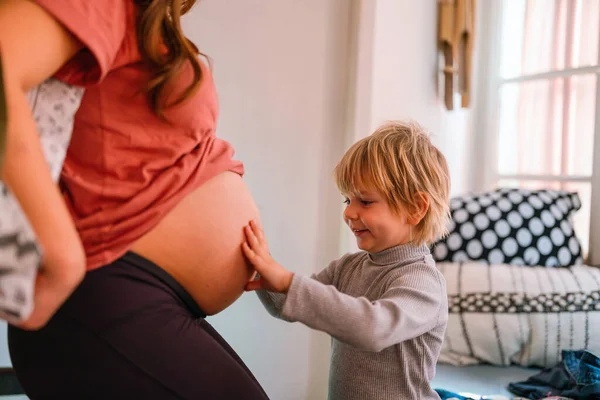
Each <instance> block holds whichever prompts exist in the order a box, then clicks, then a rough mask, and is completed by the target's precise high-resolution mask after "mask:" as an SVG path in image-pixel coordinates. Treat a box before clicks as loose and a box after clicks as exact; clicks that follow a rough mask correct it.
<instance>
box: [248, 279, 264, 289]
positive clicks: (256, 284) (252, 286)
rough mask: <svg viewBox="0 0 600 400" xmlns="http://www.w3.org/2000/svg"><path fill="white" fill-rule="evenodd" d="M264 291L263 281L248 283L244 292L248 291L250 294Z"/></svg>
mask: <svg viewBox="0 0 600 400" xmlns="http://www.w3.org/2000/svg"><path fill="white" fill-rule="evenodd" d="M262 289H264V287H263V280H262V279H258V280H256V281H251V282H248V283H246V286H245V287H244V290H246V291H247V292H250V291H252V290H262Z"/></svg>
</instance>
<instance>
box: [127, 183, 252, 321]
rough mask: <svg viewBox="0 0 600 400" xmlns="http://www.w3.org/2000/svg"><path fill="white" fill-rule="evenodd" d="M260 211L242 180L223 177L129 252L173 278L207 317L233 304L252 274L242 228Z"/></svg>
mask: <svg viewBox="0 0 600 400" xmlns="http://www.w3.org/2000/svg"><path fill="white" fill-rule="evenodd" d="M258 218H259V214H258V209H257V207H256V204H255V203H254V200H253V199H252V195H251V194H250V191H249V190H248V188H247V187H246V185H245V183H244V182H243V180H242V178H241V177H240V176H239V175H237V174H235V173H232V172H224V173H222V174H220V175H218V176H216V177H214V178H212V179H211V180H209V181H208V182H206V183H205V184H203V185H202V186H200V187H199V188H197V189H195V191H193V192H192V193H190V194H189V195H188V196H186V197H185V198H184V199H183V200H182V201H181V202H180V203H179V204H178V205H177V206H176V207H175V208H174V209H173V210H172V211H171V212H169V213H168V214H167V215H166V216H165V217H164V218H163V219H162V220H161V222H160V223H159V224H158V225H157V226H156V227H155V228H154V229H152V230H151V231H150V232H148V233H147V234H146V235H145V236H143V237H142V238H141V239H139V240H138V241H137V242H136V243H134V246H133V248H132V250H133V251H134V252H136V253H138V254H139V255H141V256H143V257H145V258H147V259H149V260H151V261H152V262H154V263H155V264H157V265H159V266H160V267H162V268H163V269H164V270H165V271H167V272H168V273H169V274H170V275H171V276H173V277H174V278H175V279H176V280H177V281H178V282H179V283H180V284H181V285H182V286H183V287H184V288H185V289H186V290H187V291H188V292H189V293H190V295H191V296H192V297H193V298H194V300H196V302H197V303H198V305H199V306H200V308H201V309H202V310H203V311H204V312H205V313H207V314H208V315H212V314H216V313H218V312H219V311H222V310H223V309H225V308H226V307H228V306H229V305H230V304H231V303H233V302H234V301H235V300H236V299H237V298H238V297H239V296H240V295H241V294H242V293H243V292H244V285H245V284H246V282H247V281H248V280H249V279H250V278H251V276H252V274H253V270H252V268H251V267H250V266H249V265H248V263H247V262H246V260H245V258H244V257H243V254H242V249H241V244H242V242H243V239H244V233H243V227H244V226H245V225H246V224H248V222H249V221H250V220H252V219H258Z"/></svg>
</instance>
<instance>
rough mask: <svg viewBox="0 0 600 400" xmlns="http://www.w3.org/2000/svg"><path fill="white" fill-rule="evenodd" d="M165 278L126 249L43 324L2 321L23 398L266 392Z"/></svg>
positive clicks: (258, 397)
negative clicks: (25, 326)
mask: <svg viewBox="0 0 600 400" xmlns="http://www.w3.org/2000/svg"><path fill="white" fill-rule="evenodd" d="M204 317H205V314H204V313H203V312H202V310H200V308H199V307H198V305H197V304H196V303H195V302H194V301H193V299H192V298H191V297H190V295H189V294H188V293H187V292H186V291H185V290H184V289H183V287H181V286H180V285H179V284H178V283H177V282H176V281H175V280H174V279H173V278H172V277H171V276H170V275H168V274H167V273H166V272H165V271H164V270H162V269H161V268H160V267H158V266H156V265H155V264H153V263H151V262H150V261H148V260H146V259H145V258H143V257H140V256H139V255H136V254H134V253H128V254H126V255H125V256H123V257H122V258H120V259H119V260H117V261H115V262H114V263H112V264H110V265H107V266H104V267H102V268H99V269H96V270H93V271H91V272H88V273H87V275H86V277H85V279H84V280H83V282H82V283H81V285H80V286H79V287H78V288H77V290H76V291H75V293H73V295H72V296H71V297H70V298H69V300H67V302H66V303H65V304H64V305H63V307H62V308H61V309H60V310H59V312H58V313H57V314H56V315H55V316H54V318H53V319H52V320H51V321H50V322H49V323H48V325H47V326H46V327H44V328H43V329H41V330H39V331H36V332H28V331H23V330H20V329H17V328H14V327H10V328H9V331H8V341H9V349H10V356H11V359H12V363H13V367H14V369H15V371H16V373H17V377H18V378H19V381H20V382H21V385H22V386H23V388H24V389H25V392H26V393H27V395H28V396H29V397H30V398H31V399H102V400H107V399H111V400H112V399H144V400H152V399H161V400H169V399H186V400H187V399H190V400H191V399H194V400H197V399H198V400H199V399H207V400H212V399H215V400H217V399H223V400H233V399H244V400H265V399H268V397H267V395H266V394H265V392H264V391H263V389H262V388H261V386H260V384H259V383H258V382H257V381H256V379H255V378H254V376H253V375H252V373H251V372H250V371H249V370H248V368H247V367H246V366H245V365H244V363H243V362H242V360H241V359H240V358H239V357H238V355H237V354H236V353H235V351H234V350H233V349H232V348H231V347H230V346H229V345H228V344H227V342H225V340H224V339H223V338H222V337H221V336H220V335H219V334H218V333H217V332H216V331H215V329H214V328H213V327H212V326H211V325H210V324H209V323H208V322H206V320H205V319H204Z"/></svg>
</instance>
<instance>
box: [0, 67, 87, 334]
mask: <svg viewBox="0 0 600 400" xmlns="http://www.w3.org/2000/svg"><path fill="white" fill-rule="evenodd" d="M83 94H84V90H83V88H78V87H74V86H70V85H67V84H65V83H63V82H61V81H58V80H56V79H48V80H46V81H45V82H42V83H41V84H40V85H38V86H36V87H35V88H33V89H31V90H30V91H29V92H28V93H27V96H28V100H29V104H30V106H31V110H32V113H33V117H34V119H35V122H36V124H37V129H38V133H39V135H40V136H39V137H40V142H41V145H42V150H43V152H44V156H45V159H46V162H47V164H48V167H49V169H50V174H51V176H52V179H53V180H54V181H57V180H58V178H59V176H60V172H61V170H62V165H63V161H64V159H65V155H66V153H67V148H68V146H69V143H70V140H71V133H72V130H73V120H74V116H75V113H76V111H77V110H78V108H79V105H80V103H81V99H82V97H83ZM8 117H9V118H10V115H9V116H8ZM41 258H42V249H41V248H40V247H39V245H38V243H37V240H36V237H35V234H34V232H33V229H32V228H31V226H30V224H29V221H28V220H27V217H26V216H25V214H24V213H23V210H22V209H21V207H20V205H19V203H18V201H17V199H16V198H15V197H14V196H13V195H12V193H11V192H10V191H9V190H8V188H7V187H6V186H5V185H4V184H3V183H2V182H0V266H1V267H0V272H1V274H0V318H2V319H6V320H8V321H9V322H12V323H18V322H21V321H23V320H25V319H27V317H28V316H29V315H30V313H31V311H32V309H33V290H34V284H35V280H36V275H37V271H38V267H39V265H40V260H41Z"/></svg>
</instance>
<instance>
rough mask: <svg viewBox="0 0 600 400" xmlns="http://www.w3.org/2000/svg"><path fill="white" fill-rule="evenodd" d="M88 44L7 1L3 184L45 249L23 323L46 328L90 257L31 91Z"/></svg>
mask: <svg viewBox="0 0 600 400" xmlns="http://www.w3.org/2000/svg"><path fill="white" fill-rule="evenodd" d="M80 48H81V45H80V43H79V41H78V40H76V39H75V38H74V37H73V36H72V35H71V34H70V33H69V32H68V31H67V30H66V29H65V28H64V27H63V26H62V25H61V24H59V23H58V22H57V21H56V20H55V19H54V18H52V17H51V16H50V15H49V14H47V13H46V11H44V10H43V9H42V8H41V7H39V6H38V5H37V4H35V3H34V2H31V1H27V0H0V53H1V55H2V63H3V71H4V88H5V91H6V93H5V95H6V100H7V112H8V113H7V119H8V124H7V128H8V130H7V142H6V155H5V159H4V165H3V168H2V180H3V181H4V182H5V183H6V185H7V186H8V187H9V189H10V190H11V191H12V193H13V194H14V196H15V197H16V198H17V200H18V201H19V204H20V205H21V207H22V209H23V211H24V212H25V214H26V215H27V217H28V219H29V222H30V224H31V226H32V228H33V229H34V231H35V233H36V236H37V238H38V240H39V243H40V245H41V247H42V249H43V252H44V254H43V255H44V257H43V268H42V269H41V270H40V271H39V274H38V277H37V281H36V287H35V294H34V311H33V313H32V315H31V317H30V318H29V319H28V320H27V321H26V322H24V323H23V324H22V326H21V327H23V328H25V329H38V328H40V327H42V326H43V325H45V324H46V322H47V321H48V320H49V319H50V317H51V316H52V315H53V314H54V313H55V312H56V310H57V309H58V308H59V307H60V305H61V304H62V303H63V302H64V301H65V300H66V298H67V297H68V296H69V295H70V294H71V292H72V291H73V289H74V288H75V287H76V286H77V285H78V283H79V282H80V281H81V279H82V277H83V275H84V272H85V254H84V251H83V248H82V245H81V241H80V239H79V236H78V235H77V231H76V229H75V226H74V224H73V222H72V220H71V218H70V215H69V212H68V210H67V207H66V205H65V203H64V201H63V199H62V196H61V194H60V191H59V189H58V187H57V185H56V184H55V183H54V182H53V181H52V178H51V176H50V170H49V169H48V166H47V164H46V160H45V158H44V156H43V153H42V149H41V145H40V141H39V137H38V132H37V129H36V125H35V121H34V120H33V117H32V114H31V109H30V107H29V103H28V101H27V98H26V95H25V94H26V92H27V91H28V90H29V89H31V88H32V87H34V86H36V85H38V84H39V83H41V82H43V81H44V80H46V79H47V78H49V77H51V76H52V75H53V74H54V73H55V72H56V71H57V70H58V69H59V68H60V67H61V66H62V65H63V64H65V63H66V62H67V61H68V60H69V59H70V58H71V57H72V56H73V55H74V54H75V53H76V52H77V51H78V50H79V49H80Z"/></svg>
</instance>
